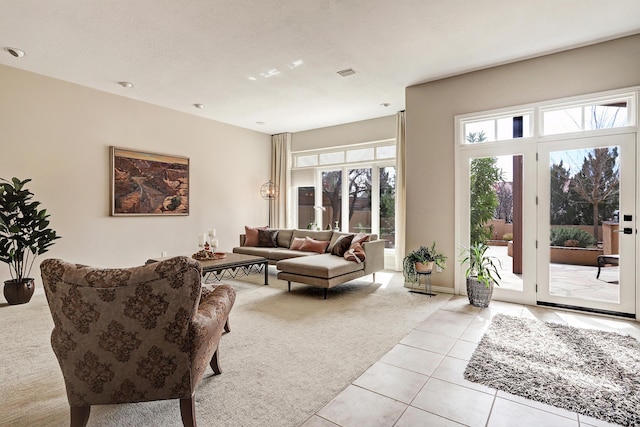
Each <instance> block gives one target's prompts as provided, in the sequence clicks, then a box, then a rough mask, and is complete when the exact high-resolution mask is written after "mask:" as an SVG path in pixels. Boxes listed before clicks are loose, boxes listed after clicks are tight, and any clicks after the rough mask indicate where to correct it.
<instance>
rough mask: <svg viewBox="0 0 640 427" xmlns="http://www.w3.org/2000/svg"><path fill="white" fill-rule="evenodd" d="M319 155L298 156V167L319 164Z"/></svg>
mask: <svg viewBox="0 0 640 427" xmlns="http://www.w3.org/2000/svg"><path fill="white" fill-rule="evenodd" d="M317 165H318V156H317V155H315V154H313V155H310V156H296V167H299V168H302V167H305V166H317Z"/></svg>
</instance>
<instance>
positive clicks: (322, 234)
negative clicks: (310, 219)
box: [292, 229, 333, 242]
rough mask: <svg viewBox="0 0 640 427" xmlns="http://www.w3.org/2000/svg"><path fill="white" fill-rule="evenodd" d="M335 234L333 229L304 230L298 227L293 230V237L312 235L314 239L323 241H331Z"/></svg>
mask: <svg viewBox="0 0 640 427" xmlns="http://www.w3.org/2000/svg"><path fill="white" fill-rule="evenodd" d="M332 235H333V231H331V230H324V231H316V230H303V229H296V230H293V234H292V237H293V238H295V237H307V236H309V237H311V238H312V239H315V240H322V241H327V242H330V241H331V236H332Z"/></svg>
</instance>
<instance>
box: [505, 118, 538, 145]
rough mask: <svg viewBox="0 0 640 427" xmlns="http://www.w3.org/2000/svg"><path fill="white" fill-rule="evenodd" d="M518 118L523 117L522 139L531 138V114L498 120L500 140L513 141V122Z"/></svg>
mask: <svg viewBox="0 0 640 427" xmlns="http://www.w3.org/2000/svg"><path fill="white" fill-rule="evenodd" d="M516 117H522V138H527V137H530V136H531V126H530V123H531V117H530V115H529V114H523V115H522V116H514V117H504V118H502V119H498V140H500V141H503V140H506V139H513V138H514V136H513V127H514V123H513V120H514V119H515V118H516ZM518 138H520V137H518Z"/></svg>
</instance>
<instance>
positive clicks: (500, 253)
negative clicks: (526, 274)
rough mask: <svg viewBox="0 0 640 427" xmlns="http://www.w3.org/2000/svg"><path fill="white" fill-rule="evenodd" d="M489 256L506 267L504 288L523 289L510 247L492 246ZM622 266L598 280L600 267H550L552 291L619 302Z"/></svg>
mask: <svg viewBox="0 0 640 427" xmlns="http://www.w3.org/2000/svg"><path fill="white" fill-rule="evenodd" d="M487 253H488V254H489V255H492V256H495V257H496V258H498V259H499V260H500V262H501V264H502V268H501V269H500V270H499V271H500V276H501V278H502V280H501V281H500V287H501V288H502V289H513V290H516V291H521V290H522V275H521V274H513V273H512V272H511V270H512V268H513V259H512V258H511V257H510V256H509V255H507V247H506V246H489V250H488V252H487ZM618 272H619V267H618V266H612V267H603V268H602V270H601V273H600V278H599V279H596V274H598V267H591V266H586V265H570V264H550V265H549V274H550V278H551V280H550V283H549V290H550V292H551V294H552V295H557V296H566V297H573V298H582V299H589V300H597V301H605V302H612V303H617V302H618V298H619V295H618V291H619V286H618Z"/></svg>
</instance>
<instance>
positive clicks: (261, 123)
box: [256, 122, 264, 126]
mask: <svg viewBox="0 0 640 427" xmlns="http://www.w3.org/2000/svg"><path fill="white" fill-rule="evenodd" d="M256 124H257V125H258V126H262V125H264V122H256Z"/></svg>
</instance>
